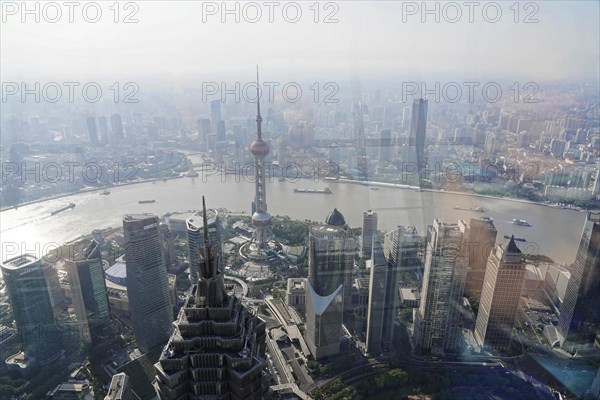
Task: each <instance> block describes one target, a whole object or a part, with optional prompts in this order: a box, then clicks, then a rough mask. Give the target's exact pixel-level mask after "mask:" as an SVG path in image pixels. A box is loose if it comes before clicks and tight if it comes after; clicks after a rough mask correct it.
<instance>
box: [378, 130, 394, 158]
mask: <svg viewBox="0 0 600 400" xmlns="http://www.w3.org/2000/svg"><path fill="white" fill-rule="evenodd" d="M379 135H380V136H379V161H390V159H391V156H392V131H391V130H390V129H383V130H382V131H381V132H380V134H379Z"/></svg>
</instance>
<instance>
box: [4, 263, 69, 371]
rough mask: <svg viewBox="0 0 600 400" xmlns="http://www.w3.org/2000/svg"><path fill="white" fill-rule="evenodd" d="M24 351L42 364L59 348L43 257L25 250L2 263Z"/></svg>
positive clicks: (7, 290)
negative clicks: (22, 253)
mask: <svg viewBox="0 0 600 400" xmlns="http://www.w3.org/2000/svg"><path fill="white" fill-rule="evenodd" d="M1 270H2V277H3V279H4V282H5V284H6V292H7V294H8V299H9V301H10V306H11V308H12V313H13V317H14V319H15V324H16V326H17V331H18V333H19V336H20V337H21V342H22V344H23V352H24V353H25V355H26V356H27V357H28V358H30V359H31V358H32V359H33V363H39V364H42V365H43V364H45V363H47V362H49V361H50V360H52V358H53V357H54V356H56V354H57V353H59V352H60V347H61V342H60V337H59V336H58V335H57V334H56V333H57V327H56V325H55V323H54V314H53V312H52V305H51V303H50V295H49V294H48V288H47V286H46V280H45V279H44V273H43V271H42V260H41V259H38V258H37V257H35V256H33V255H31V254H24V255H21V256H18V257H15V258H11V259H9V260H6V261H5V262H4V263H2V265H1Z"/></svg>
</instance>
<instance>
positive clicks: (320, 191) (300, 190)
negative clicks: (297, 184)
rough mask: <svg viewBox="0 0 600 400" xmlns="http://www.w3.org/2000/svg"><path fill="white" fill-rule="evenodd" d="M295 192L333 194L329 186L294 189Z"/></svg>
mask: <svg viewBox="0 0 600 400" xmlns="http://www.w3.org/2000/svg"><path fill="white" fill-rule="evenodd" d="M294 193H317V194H332V193H333V192H332V191H331V189H329V188H325V189H294Z"/></svg>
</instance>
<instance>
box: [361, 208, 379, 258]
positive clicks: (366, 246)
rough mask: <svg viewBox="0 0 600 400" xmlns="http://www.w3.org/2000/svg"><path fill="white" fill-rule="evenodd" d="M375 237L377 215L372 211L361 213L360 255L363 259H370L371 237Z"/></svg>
mask: <svg viewBox="0 0 600 400" xmlns="http://www.w3.org/2000/svg"><path fill="white" fill-rule="evenodd" d="M375 235H377V213H376V212H374V211H373V210H367V211H365V212H363V229H362V253H363V256H364V257H365V258H371V250H372V249H373V237H374V236H375Z"/></svg>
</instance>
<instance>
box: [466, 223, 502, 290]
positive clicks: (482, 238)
mask: <svg viewBox="0 0 600 400" xmlns="http://www.w3.org/2000/svg"><path fill="white" fill-rule="evenodd" d="M467 231H468V235H467V237H465V239H464V249H463V250H464V253H465V254H466V256H467V257H468V259H467V260H468V263H469V265H468V267H469V269H468V271H467V282H466V284H465V292H466V294H467V295H469V296H473V297H475V298H477V299H479V297H480V295H481V288H482V287H483V279H484V277H485V270H486V267H487V265H488V257H489V256H490V253H491V251H492V249H494V246H495V244H496V236H497V234H498V231H497V230H496V227H495V226H494V221H493V220H492V219H491V218H489V217H482V218H471V221H470V222H469V229H468V230H467Z"/></svg>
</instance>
